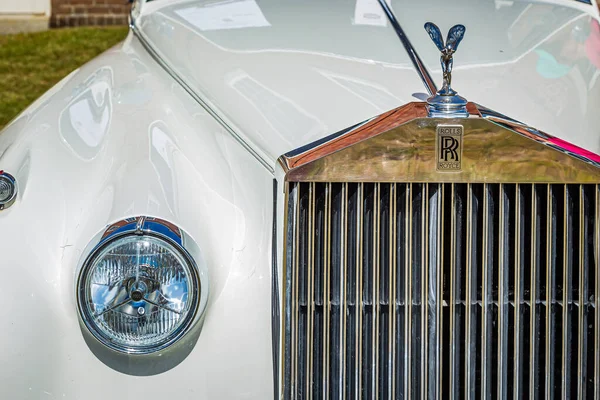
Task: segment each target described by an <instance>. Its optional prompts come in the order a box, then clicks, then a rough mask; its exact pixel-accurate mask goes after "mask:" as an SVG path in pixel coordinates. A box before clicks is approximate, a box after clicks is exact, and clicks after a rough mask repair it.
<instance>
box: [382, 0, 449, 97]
mask: <svg viewBox="0 0 600 400" xmlns="http://www.w3.org/2000/svg"><path fill="white" fill-rule="evenodd" d="M378 1H379V5H381V8H383V11H384V12H385V14H386V15H387V17H388V20H389V21H390V23H391V24H392V27H393V28H394V30H395V31H396V35H398V38H399V39H400V41H401V42H402V45H403V46H404V49H405V50H406V53H407V54H408V57H409V58H410V60H411V61H412V63H413V65H414V67H415V70H416V72H417V74H419V76H420V77H421V80H422V81H423V84H424V85H425V88H426V89H427V91H428V92H429V95H431V96H433V95H434V94H435V93H436V92H437V87H436V86H435V83H434V81H433V79H432V78H431V75H429V71H427V68H425V65H424V64H423V61H421V58H420V57H419V55H418V54H417V51H416V50H415V48H414V47H413V46H412V44H411V43H410V40H408V37H407V36H406V33H404V30H403V29H402V27H401V26H400V24H399V23H398V20H397V19H396V16H395V15H394V12H393V11H392V9H391V8H390V6H388V4H387V3H386V0H378Z"/></svg>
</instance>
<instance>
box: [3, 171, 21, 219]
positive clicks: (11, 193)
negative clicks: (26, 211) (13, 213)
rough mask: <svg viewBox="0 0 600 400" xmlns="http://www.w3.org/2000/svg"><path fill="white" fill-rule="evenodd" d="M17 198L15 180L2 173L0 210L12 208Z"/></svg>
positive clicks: (9, 175)
mask: <svg viewBox="0 0 600 400" xmlns="http://www.w3.org/2000/svg"><path fill="white" fill-rule="evenodd" d="M16 197H17V186H16V184H15V178H14V177H13V176H12V175H11V174H9V173H7V172H4V171H0V210H4V209H5V208H8V207H10V206H11V205H12V204H13V203H14V202H15V199H16Z"/></svg>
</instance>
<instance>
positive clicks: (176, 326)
mask: <svg viewBox="0 0 600 400" xmlns="http://www.w3.org/2000/svg"><path fill="white" fill-rule="evenodd" d="M142 221H143V220H142ZM153 221H154V222H153V224H154V225H155V226H157V225H156V224H157V221H159V220H153ZM113 226H114V225H113ZM160 226H161V227H162V228H165V227H166V228H169V227H172V225H168V226H165V225H160ZM165 231H166V230H165V229H162V232H161V231H160V230H150V229H141V225H140V224H139V223H137V228H136V229H135V230H133V229H130V230H128V229H126V226H125V229H123V227H122V226H117V228H115V229H114V232H112V235H110V236H108V237H105V238H104V239H103V241H101V242H100V244H99V245H98V246H96V248H95V249H94V250H93V251H92V253H91V254H90V255H89V257H88V258H87V259H86V261H85V262H84V265H83V268H82V270H81V273H80V276H79V281H78V303H79V311H80V313H81V317H82V320H83V322H84V323H85V325H86V326H87V328H88V329H89V330H90V332H91V333H92V334H93V335H94V337H96V339H98V340H99V341H100V342H102V343H103V344H105V345H106V346H108V347H110V348H112V349H114V350H117V351H120V352H125V353H137V354H143V353H150V352H154V351H157V350H160V349H163V348H165V347H167V346H169V345H171V344H173V343H174V342H175V341H177V340H178V339H179V338H180V337H181V336H182V335H184V334H185V332H186V331H187V329H188V328H189V327H190V324H191V323H192V322H193V320H194V317H195V315H196V312H197V311H198V303H199V298H200V295H199V294H200V280H199V276H198V271H197V270H196V266H195V263H194V261H193V259H192V258H191V256H190V255H189V254H188V253H187V252H186V251H185V249H184V248H183V247H182V246H181V245H180V244H179V243H177V241H175V240H172V239H171V238H170V237H169V236H168V235H165V234H164V232H165ZM107 232H108V231H107Z"/></svg>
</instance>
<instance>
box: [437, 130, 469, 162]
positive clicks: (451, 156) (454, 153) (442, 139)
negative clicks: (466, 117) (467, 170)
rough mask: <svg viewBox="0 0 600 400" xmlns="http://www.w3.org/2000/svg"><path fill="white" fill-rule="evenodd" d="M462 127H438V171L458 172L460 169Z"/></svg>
mask: <svg viewBox="0 0 600 400" xmlns="http://www.w3.org/2000/svg"><path fill="white" fill-rule="evenodd" d="M462 141H463V126H462V125H438V126H437V140H436V144H437V145H436V153H437V155H436V160H437V166H436V169H437V170H438V171H443V172H458V171H460V170H461V169H462Z"/></svg>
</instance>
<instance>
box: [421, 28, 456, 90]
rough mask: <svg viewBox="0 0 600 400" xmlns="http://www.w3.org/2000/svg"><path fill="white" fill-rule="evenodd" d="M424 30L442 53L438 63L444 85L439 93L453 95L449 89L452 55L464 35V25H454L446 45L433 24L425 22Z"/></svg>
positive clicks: (449, 32)
mask: <svg viewBox="0 0 600 400" xmlns="http://www.w3.org/2000/svg"><path fill="white" fill-rule="evenodd" d="M425 30H426V31H427V33H428V34H429V37H430V38H431V40H433V43H435V45H436V46H437V48H438V49H439V50H440V52H441V53H442V54H441V56H440V62H441V64H442V72H443V73H444V83H443V85H442V89H441V90H440V91H439V94H441V95H453V94H455V92H454V90H452V88H451V84H452V63H453V61H452V55H453V54H454V53H455V52H456V49H457V48H458V45H459V43H460V42H461V40H462V38H463V36H464V35H465V31H466V28H465V26H464V25H454V26H453V27H452V28H450V30H449V31H448V37H447V38H446V44H444V40H443V39H442V32H440V28H438V27H437V25H436V24H434V23H433V22H427V23H426V24H425Z"/></svg>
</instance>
